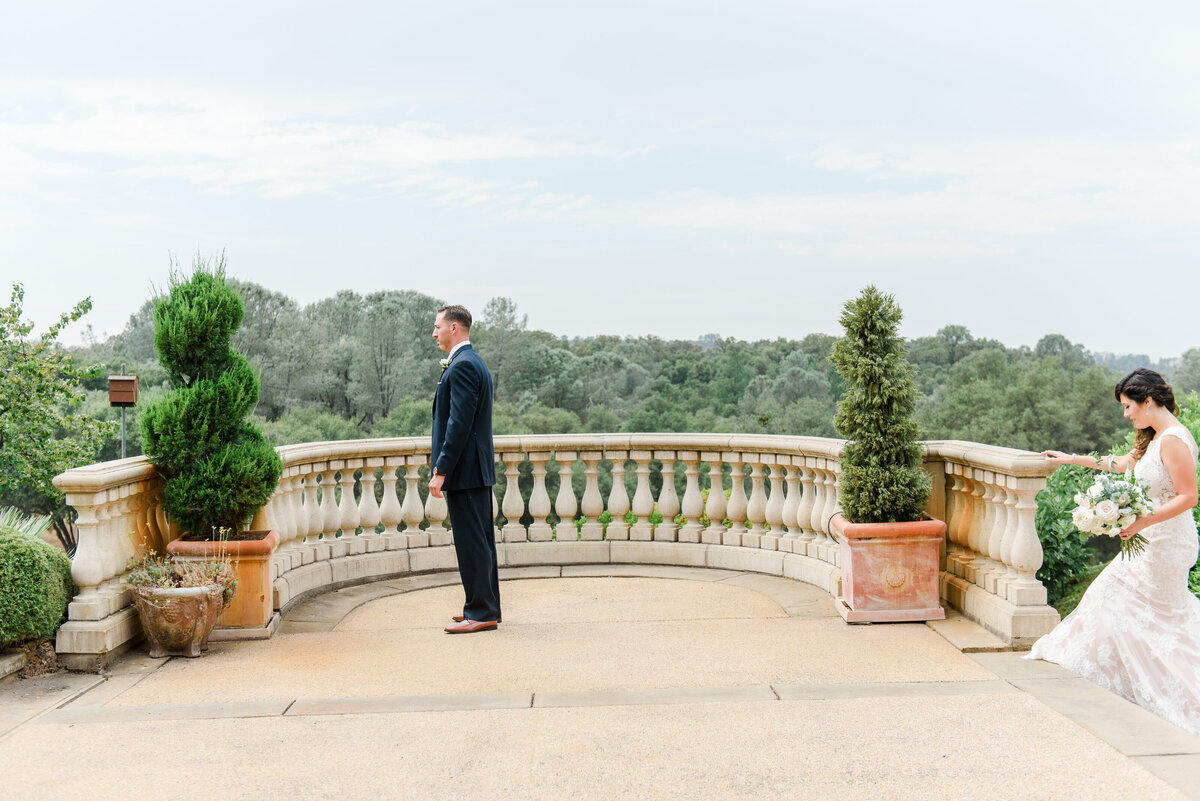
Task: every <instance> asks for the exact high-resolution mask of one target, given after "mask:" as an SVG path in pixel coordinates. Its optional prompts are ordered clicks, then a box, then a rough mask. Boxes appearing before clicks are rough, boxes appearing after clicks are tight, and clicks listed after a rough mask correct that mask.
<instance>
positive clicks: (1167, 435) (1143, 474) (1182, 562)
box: [1026, 368, 1200, 734]
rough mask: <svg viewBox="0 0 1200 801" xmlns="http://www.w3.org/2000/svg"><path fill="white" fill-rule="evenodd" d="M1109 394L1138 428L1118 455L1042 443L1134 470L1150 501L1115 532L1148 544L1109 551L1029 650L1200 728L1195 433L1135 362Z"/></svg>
mask: <svg viewBox="0 0 1200 801" xmlns="http://www.w3.org/2000/svg"><path fill="white" fill-rule="evenodd" d="M1115 394H1116V396H1117V400H1119V401H1120V402H1121V405H1122V406H1123V407H1124V408H1125V416H1126V417H1128V418H1129V420H1130V422H1132V423H1133V427H1134V428H1135V429H1137V440H1136V443H1135V445H1134V448H1133V451H1132V452H1131V453H1129V454H1127V455H1125V456H1106V457H1103V458H1101V459H1096V458H1094V457H1092V456H1076V455H1074V454H1068V453H1063V452H1061V451H1044V452H1043V454H1042V455H1043V456H1045V457H1046V458H1047V459H1048V460H1049V461H1051V462H1054V463H1055V464H1075V465H1082V466H1084V467H1090V468H1093V469H1096V470H1113V471H1116V472H1119V473H1123V472H1126V471H1127V470H1129V469H1131V468H1132V470H1133V474H1134V476H1136V477H1137V478H1139V479H1141V480H1142V481H1144V482H1146V483H1147V484H1148V485H1149V495H1150V498H1151V499H1152V500H1153V501H1154V503H1155V505H1156V507H1155V510H1154V511H1153V512H1151V513H1150V514H1148V515H1143V516H1141V517H1139V518H1137V520H1136V521H1134V523H1133V524H1132V525H1131V526H1129V527H1128V528H1126V529H1125V530H1124V531H1122V532H1121V538H1122V539H1129V538H1130V537H1132V536H1133V535H1134V534H1135V533H1137V532H1139V531H1140V532H1141V533H1142V536H1144V537H1145V538H1146V549H1145V550H1144V551H1142V552H1141V553H1140V554H1139V555H1137V556H1134V557H1132V558H1125V559H1122V558H1117V559H1114V560H1113V561H1112V562H1111V563H1110V564H1109V565H1108V567H1106V568H1104V571H1103V572H1102V573H1101V574H1100V575H1099V576H1098V577H1097V578H1096V580H1095V581H1094V582H1092V585H1091V586H1090V587H1089V588H1088V590H1087V592H1086V593H1085V594H1084V596H1083V600H1081V601H1080V602H1079V606H1078V607H1076V609H1075V611H1074V612H1072V613H1071V614H1070V615H1068V616H1067V617H1066V619H1065V620H1063V621H1062V622H1061V623H1060V624H1058V626H1057V627H1056V628H1055V629H1054V630H1053V631H1052V632H1050V633H1049V634H1047V635H1046V636H1045V637H1042V638H1041V639H1040V640H1038V641H1037V642H1036V643H1034V646H1033V650H1032V651H1031V652H1030V654H1029V656H1028V657H1026V658H1027V659H1044V660H1046V661H1047V662H1056V663H1058V664H1060V665H1062V666H1063V667H1065V668H1066V669H1067V670H1070V671H1071V672H1072V673H1077V674H1078V675H1080V676H1083V677H1084V678H1086V679H1089V680H1091V681H1093V682H1095V683H1096V684H1099V685H1101V686H1102V687H1105V688H1107V689H1109V690H1111V691H1113V692H1115V693H1117V694H1119V695H1122V696H1124V697H1125V698H1128V699H1129V700H1130V701H1133V702H1134V703H1136V704H1139V705H1141V706H1143V707H1145V708H1146V709H1149V710H1150V711H1151V712H1154V713H1155V714H1157V715H1160V716H1162V717H1164V718H1166V719H1167V720H1169V721H1171V722H1172V723H1174V724H1176V725H1178V726H1182V727H1183V728H1185V729H1187V730H1188V731H1191V732H1193V733H1195V734H1200V598H1197V597H1196V596H1195V595H1193V594H1192V593H1191V592H1190V591H1189V590H1188V571H1190V570H1191V567H1192V565H1194V564H1195V563H1196V555H1197V538H1196V522H1195V520H1194V519H1193V518H1192V515H1191V509H1192V507H1194V506H1195V505H1196V441H1195V440H1194V439H1193V438H1192V435H1191V433H1189V432H1188V430H1187V429H1186V428H1184V427H1183V425H1181V424H1180V422H1179V420H1178V419H1176V417H1175V413H1176V412H1178V408H1177V407H1176V405H1175V395H1174V393H1173V392H1172V391H1171V387H1170V386H1169V385H1168V384H1167V382H1166V381H1164V380H1163V377H1162V376H1161V375H1159V374H1158V373H1156V372H1154V371H1153V370H1147V369H1145V368H1139V369H1137V370H1134V371H1133V372H1132V373H1130V374H1129V375H1127V376H1125V377H1124V378H1122V379H1121V381H1120V382H1119V383H1118V384H1117V388H1116V393H1115Z"/></svg>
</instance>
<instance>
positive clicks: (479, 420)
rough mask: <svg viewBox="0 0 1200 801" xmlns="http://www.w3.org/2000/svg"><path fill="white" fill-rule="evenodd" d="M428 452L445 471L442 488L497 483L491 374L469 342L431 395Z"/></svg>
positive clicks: (467, 487) (444, 373)
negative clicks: (431, 438) (431, 447)
mask: <svg viewBox="0 0 1200 801" xmlns="http://www.w3.org/2000/svg"><path fill="white" fill-rule="evenodd" d="M431 454H432V456H431V457H430V459H431V461H432V464H433V466H434V467H436V468H437V471H438V472H439V473H441V474H442V475H444V476H445V477H446V480H445V483H443V484H442V489H445V490H462V489H471V488H473V487H490V486H492V485H494V484H495V483H496V455H495V450H494V448H493V444H492V374H491V373H490V372H488V369H487V365H486V364H484V363H483V359H482V358H481V357H480V355H479V354H478V353H476V352H475V351H474V349H473V348H472V347H471V346H470V345H464V346H462V347H461V348H459V349H458V350H457V351H455V353H454V356H453V357H452V358H451V359H450V366H449V367H447V368H446V369H445V371H443V372H442V379H441V380H440V381H438V385H437V392H436V393H435V394H434V398H433V450H432V451H431Z"/></svg>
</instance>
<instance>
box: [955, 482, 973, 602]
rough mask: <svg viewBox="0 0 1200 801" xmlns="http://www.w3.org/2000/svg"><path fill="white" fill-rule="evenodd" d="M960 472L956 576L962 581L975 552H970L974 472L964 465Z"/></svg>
mask: <svg viewBox="0 0 1200 801" xmlns="http://www.w3.org/2000/svg"><path fill="white" fill-rule="evenodd" d="M961 470H962V485H963V488H962V493H961V495H960V496H959V501H961V508H960V511H959V515H958V541H959V544H960V545H961V546H962V549H961V550H960V551H959V554H958V575H959V577H961V578H963V579H967V580H968V581H969V579H968V578H967V575H968V574H969V573H970V572H971V560H972V559H974V558H975V552H974V551H973V550H971V527H972V526H974V525H975V498H976V495H975V480H974V478H973V475H974V470H972V469H971V468H970V467H967V466H966V465H962V466H961Z"/></svg>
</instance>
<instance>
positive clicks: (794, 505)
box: [771, 456, 801, 553]
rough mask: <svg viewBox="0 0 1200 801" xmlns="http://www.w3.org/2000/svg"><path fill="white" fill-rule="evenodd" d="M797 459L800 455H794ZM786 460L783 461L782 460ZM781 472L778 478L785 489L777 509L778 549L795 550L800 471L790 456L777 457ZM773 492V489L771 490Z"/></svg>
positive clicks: (788, 551)
mask: <svg viewBox="0 0 1200 801" xmlns="http://www.w3.org/2000/svg"><path fill="white" fill-rule="evenodd" d="M794 458H796V459H799V458H801V457H799V456H797V457H794ZM785 459H787V462H786V463H784V460H785ZM779 462H780V468H779V472H780V474H781V477H780V480H781V481H782V482H783V486H784V487H786V489H787V491H786V493H785V494H784V498H783V505H782V506H781V507H780V509H779V517H780V519H781V520H782V521H783V522H782V524H781V526H782V530H783V533H782V535H781V536H780V539H779V550H781V551H785V552H787V553H795V552H796V542H797V541H798V540H799V538H800V529H799V527H798V526H797V525H796V513H797V512H799V511H800V471H799V470H798V469H797V468H796V467H795V466H794V465H793V464H792V462H791V457H786V456H780V457H779ZM771 493H772V494H774V490H772V491H771Z"/></svg>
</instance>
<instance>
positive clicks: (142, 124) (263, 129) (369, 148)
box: [0, 84, 612, 202]
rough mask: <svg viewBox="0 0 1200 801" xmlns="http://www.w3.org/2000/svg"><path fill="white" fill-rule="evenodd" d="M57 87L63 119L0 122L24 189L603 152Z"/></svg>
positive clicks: (391, 172)
mask: <svg viewBox="0 0 1200 801" xmlns="http://www.w3.org/2000/svg"><path fill="white" fill-rule="evenodd" d="M5 89H9V90H12V86H11V85H5V86H0V100H2V99H4V98H5V97H6V96H7V97H10V98H11V97H12V92H11V91H9V92H5V91H4V90H5ZM25 89H26V91H27V90H28V87H25ZM58 89H59V91H60V92H61V91H68V90H66V89H64V88H62V87H58ZM69 91H70V94H71V100H70V102H69V103H67V104H66V105H67V106H69V107H72V108H76V109H77V110H76V111H74V112H73V113H72V114H70V116H69V117H64V115H63V114H62V113H61V112H57V113H55V114H54V115H49V114H45V115H41V116H40V117H39V116H38V115H36V114H33V113H30V112H29V111H28V110H26V111H25V112H24V113H22V114H20V115H16V114H10V115H8V117H7V121H3V122H0V165H3V166H5V167H11V169H6V170H5V175H6V176H7V180H9V181H15V180H19V181H21V183H22V184H23V185H24V186H26V187H30V186H33V185H36V183H37V182H38V179H39V178H40V177H47V176H53V175H61V174H64V172H67V171H71V172H75V173H82V174H87V173H99V174H103V173H105V172H108V171H114V170H115V171H129V172H131V173H132V174H134V175H136V176H138V177H141V178H155V177H168V178H176V179H180V180H184V181H188V182H190V183H195V184H198V185H200V186H202V187H203V188H204V189H206V190H208V191H215V192H231V191H238V190H246V189H250V190H253V191H257V192H259V193H260V194H262V195H263V196H268V197H280V196H289V195H297V194H305V193H317V192H322V191H327V190H331V189H335V188H338V187H342V186H347V185H373V186H386V185H395V184H396V183H397V182H400V183H403V182H404V181H406V180H408V179H410V178H412V177H413V173H420V172H422V171H429V170H433V169H447V168H451V167H461V166H463V165H469V164H472V163H481V162H496V161H507V160H532V159H559V158H566V157H575V156H597V155H612V153H611V150H610V148H608V147H607V146H605V145H603V144H597V143H593V142H586V141H581V140H579V139H578V138H574V137H571V136H569V135H567V134H564V133H562V132H559V131H546V130H538V129H511V128H509V129H496V130H456V129H452V128H450V127H448V126H445V125H441V124H437V123H431V122H425V121H419V120H401V121H397V122H391V123H381V122H362V121H358V120H356V119H355V118H356V117H358V116H361V114H362V111H363V110H361V109H360V110H359V111H358V112H357V113H356V112H354V111H352V110H350V109H345V108H342V109H338V110H337V115H338V116H337V118H331V119H317V120H314V119H313V117H314V116H319V115H314V114H313V113H312V112H311V110H309V111H301V110H299V109H298V108H296V107H294V106H285V107H282V108H281V107H280V106H279V104H278V103H276V104H272V103H270V102H264V103H263V104H262V105H261V106H260V105H259V104H258V103H257V98H249V97H244V96H238V95H215V94H211V93H205V92H196V93H194V94H193V93H187V94H186V95H184V96H186V97H187V100H186V101H183V100H180V93H179V90H178V88H176V89H175V93H174V94H167V93H166V92H164V91H163V90H162V89H161V88H160V87H156V86H154V85H150V86H145V85H140V84H139V85H135V86H128V87H125V88H124V89H111V88H109V89H100V88H97V87H95V86H92V85H84V86H82V87H75V86H72V87H71V89H70V90H69ZM311 102H312V101H311V99H310V103H311ZM316 105H322V104H319V103H318V104H316ZM311 107H312V106H311V105H310V106H309V108H310V109H311ZM458 199H459V200H461V198H458ZM486 199H487V197H486V196H485V197H481V198H477V199H476V202H480V201H483V200H486Z"/></svg>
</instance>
